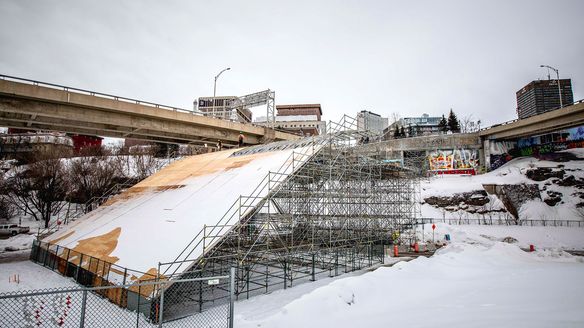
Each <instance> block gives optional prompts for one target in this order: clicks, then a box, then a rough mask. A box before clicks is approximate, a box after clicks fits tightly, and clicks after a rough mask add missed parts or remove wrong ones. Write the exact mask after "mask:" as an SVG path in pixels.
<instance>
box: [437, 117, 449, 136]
mask: <svg viewBox="0 0 584 328" xmlns="http://www.w3.org/2000/svg"><path fill="white" fill-rule="evenodd" d="M438 128H439V129H440V132H448V123H447V122H446V118H445V117H444V114H442V119H441V120H440V122H439V123H438Z"/></svg>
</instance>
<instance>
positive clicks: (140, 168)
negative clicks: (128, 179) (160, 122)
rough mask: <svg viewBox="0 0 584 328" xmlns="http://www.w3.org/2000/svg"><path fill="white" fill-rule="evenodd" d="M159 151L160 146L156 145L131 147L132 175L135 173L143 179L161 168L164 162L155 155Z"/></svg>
mask: <svg viewBox="0 0 584 328" xmlns="http://www.w3.org/2000/svg"><path fill="white" fill-rule="evenodd" d="M157 152H158V148H157V147H156V145H149V146H142V147H137V148H134V149H131V150H130V154H131V160H130V163H131V165H130V167H131V170H132V172H130V175H134V176H135V177H136V178H138V179H140V180H142V179H145V178H147V177H149V176H150V175H152V174H154V173H155V172H156V171H158V170H160V169H161V168H162V166H163V165H164V162H163V161H160V160H158V159H157V158H156V157H155V156H154V155H155V154H156V153H157Z"/></svg>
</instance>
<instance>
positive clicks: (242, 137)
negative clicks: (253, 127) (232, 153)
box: [238, 131, 245, 148]
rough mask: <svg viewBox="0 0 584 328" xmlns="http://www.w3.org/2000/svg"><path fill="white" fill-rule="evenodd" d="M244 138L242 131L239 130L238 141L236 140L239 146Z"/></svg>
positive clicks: (241, 145)
mask: <svg viewBox="0 0 584 328" xmlns="http://www.w3.org/2000/svg"><path fill="white" fill-rule="evenodd" d="M244 138H245V137H244V136H243V132H241V131H239V142H238V145H239V148H241V147H243V139H244Z"/></svg>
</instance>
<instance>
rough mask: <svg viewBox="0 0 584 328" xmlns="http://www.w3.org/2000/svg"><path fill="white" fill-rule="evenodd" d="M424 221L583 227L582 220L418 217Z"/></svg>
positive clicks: (456, 223) (420, 221)
mask: <svg viewBox="0 0 584 328" xmlns="http://www.w3.org/2000/svg"><path fill="white" fill-rule="evenodd" d="M426 223H447V224H450V225H465V224H472V225H509V226H515V225H520V226H530V227H568V228H584V221H582V220H559V219H558V220H531V219H529V220H519V221H515V219H513V220H511V219H504V218H479V219H474V218H473V219H470V218H460V219H445V218H418V219H417V224H426Z"/></svg>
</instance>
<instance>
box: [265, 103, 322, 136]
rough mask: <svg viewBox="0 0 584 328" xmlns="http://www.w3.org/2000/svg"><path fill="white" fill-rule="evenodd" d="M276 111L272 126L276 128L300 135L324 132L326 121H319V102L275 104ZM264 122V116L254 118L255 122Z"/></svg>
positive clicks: (320, 113)
mask: <svg viewBox="0 0 584 328" xmlns="http://www.w3.org/2000/svg"><path fill="white" fill-rule="evenodd" d="M276 111H277V114H276V122H275V124H274V127H275V128H276V129H277V130H284V131H286V132H290V133H295V134H298V135H302V136H314V135H320V134H323V133H325V132H326V122H323V121H321V116H322V108H321V106H320V104H296V105H277V106H276ZM265 122H266V118H265V117H264V116H262V117H258V118H257V119H255V120H254V123H257V124H265Z"/></svg>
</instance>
